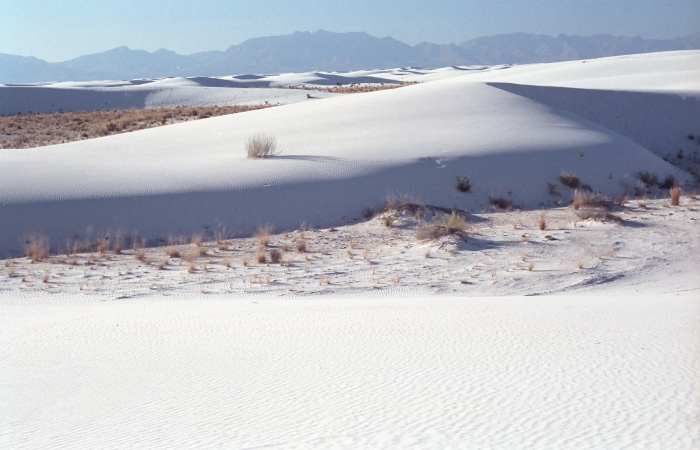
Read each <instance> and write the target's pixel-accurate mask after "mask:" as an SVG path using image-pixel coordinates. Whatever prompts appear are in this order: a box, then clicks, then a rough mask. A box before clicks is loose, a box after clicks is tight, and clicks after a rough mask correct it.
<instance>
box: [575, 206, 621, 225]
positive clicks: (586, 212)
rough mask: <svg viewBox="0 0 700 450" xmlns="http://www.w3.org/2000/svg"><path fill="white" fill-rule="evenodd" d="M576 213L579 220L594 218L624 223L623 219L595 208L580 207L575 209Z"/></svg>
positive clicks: (601, 220) (599, 220)
mask: <svg viewBox="0 0 700 450" xmlns="http://www.w3.org/2000/svg"><path fill="white" fill-rule="evenodd" d="M576 215H577V216H578V218H579V219H581V220H589V219H590V220H595V221H596V222H613V223H616V224H618V225H624V224H625V221H624V220H622V219H621V218H620V217H618V216H616V215H615V214H612V213H609V212H606V211H601V210H597V209H581V210H578V211H576Z"/></svg>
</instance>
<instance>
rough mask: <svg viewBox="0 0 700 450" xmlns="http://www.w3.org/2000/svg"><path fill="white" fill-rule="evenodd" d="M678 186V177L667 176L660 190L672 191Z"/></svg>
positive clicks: (660, 185)
mask: <svg viewBox="0 0 700 450" xmlns="http://www.w3.org/2000/svg"><path fill="white" fill-rule="evenodd" d="M677 185H678V182H677V181H676V177H674V176H673V175H667V176H666V178H664V181H663V182H661V183H659V188H661V189H671V188H673V187H676V186H677Z"/></svg>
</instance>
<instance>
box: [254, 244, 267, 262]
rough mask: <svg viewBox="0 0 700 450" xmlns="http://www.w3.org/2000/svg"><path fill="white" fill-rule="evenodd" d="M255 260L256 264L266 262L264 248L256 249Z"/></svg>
mask: <svg viewBox="0 0 700 450" xmlns="http://www.w3.org/2000/svg"><path fill="white" fill-rule="evenodd" d="M255 260H256V261H257V262H258V264H265V263H266V262H267V255H265V248H264V247H258V249H257V250H256V251H255Z"/></svg>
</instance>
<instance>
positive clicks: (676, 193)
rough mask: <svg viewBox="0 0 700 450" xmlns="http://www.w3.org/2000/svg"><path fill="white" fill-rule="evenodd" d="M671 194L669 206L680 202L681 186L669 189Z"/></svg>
mask: <svg viewBox="0 0 700 450" xmlns="http://www.w3.org/2000/svg"><path fill="white" fill-rule="evenodd" d="M669 193H670V194H671V206H678V205H679V204H680V202H681V188H679V187H678V186H674V187H672V188H671V189H670V190H669Z"/></svg>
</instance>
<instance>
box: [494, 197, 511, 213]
mask: <svg viewBox="0 0 700 450" xmlns="http://www.w3.org/2000/svg"><path fill="white" fill-rule="evenodd" d="M489 203H491V206H493V207H494V208H496V209H505V210H506V211H509V210H511V209H512V208H513V202H511V201H510V200H506V199H505V198H502V197H496V198H492V199H491V200H489Z"/></svg>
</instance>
